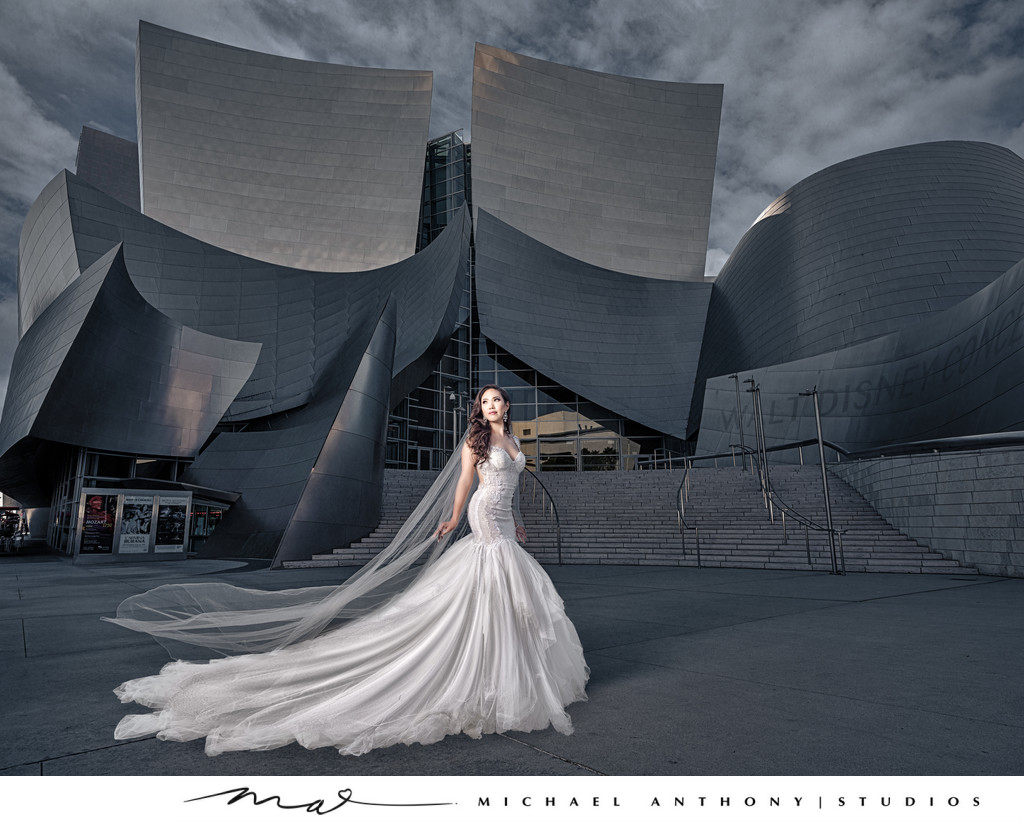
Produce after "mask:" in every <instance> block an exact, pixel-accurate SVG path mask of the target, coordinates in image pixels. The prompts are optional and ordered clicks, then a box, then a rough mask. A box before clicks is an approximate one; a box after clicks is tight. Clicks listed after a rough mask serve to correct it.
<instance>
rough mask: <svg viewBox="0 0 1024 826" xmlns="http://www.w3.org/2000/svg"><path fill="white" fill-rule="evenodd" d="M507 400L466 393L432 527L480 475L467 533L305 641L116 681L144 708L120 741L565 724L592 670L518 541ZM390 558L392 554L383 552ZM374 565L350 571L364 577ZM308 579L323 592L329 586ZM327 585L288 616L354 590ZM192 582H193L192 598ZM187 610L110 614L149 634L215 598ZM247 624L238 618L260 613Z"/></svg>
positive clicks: (313, 738) (211, 749)
mask: <svg viewBox="0 0 1024 826" xmlns="http://www.w3.org/2000/svg"><path fill="white" fill-rule="evenodd" d="M509 407H510V404H509V398H508V396H507V394H506V393H505V392H504V391H503V390H502V389H501V388H498V387H496V386H494V385H487V386H485V387H483V388H482V389H481V390H480V392H479V393H478V394H477V396H476V400H475V401H474V404H473V410H472V413H471V416H470V430H469V434H468V436H467V438H466V439H465V440H464V443H463V446H462V449H461V454H460V459H461V467H460V468H459V473H458V482H457V484H456V485H455V496H454V502H453V505H452V511H451V518H450V519H448V520H446V521H444V522H442V523H441V524H440V526H439V527H437V528H436V530H435V531H433V537H432V538H435V539H437V540H442V539H443V538H444V537H446V536H447V535H449V534H451V533H452V531H454V530H455V528H456V525H457V524H458V522H459V519H460V515H461V513H462V509H463V507H464V506H465V503H466V499H467V498H468V496H469V492H470V489H471V487H472V484H473V481H474V480H473V476H474V473H476V474H478V476H479V487H478V488H477V490H476V492H475V493H474V494H473V496H472V499H471V501H470V503H469V513H468V515H469V524H470V527H471V528H472V533H471V534H469V535H467V536H465V537H464V538H463V539H460V540H458V541H456V542H454V543H453V544H452V545H451V546H450V547H448V548H447V550H445V551H444V552H443V553H441V554H440V555H439V556H437V557H436V559H432V560H430V561H429V562H428V564H427V565H425V566H423V567H422V569H421V570H420V573H419V574H418V575H417V576H416V578H415V579H414V580H413V581H412V584H410V585H408V586H406V587H404V588H403V589H402V590H400V591H399V592H398V593H397V594H395V595H393V596H391V597H390V598H389V599H388V600H387V601H385V602H383V603H382V604H380V605H379V606H377V607H374V608H373V609H372V610H369V611H367V612H365V613H362V614H358V615H356V617H355V618H354V619H351V620H350V621H348V622H347V623H346V624H342V625H340V626H338V627H335V628H333V629H331V630H327V631H324V632H322V633H320V634H319V635H318V636H313V637H312V638H310V639H305V640H304V641H301V642H297V643H289V644H283V645H282V646H280V647H277V648H276V649H272V650H268V651H265V652H263V653H255V654H243V655H237V656H229V657H225V658H222V659H214V660H210V661H205V662H191V661H183V660H178V661H175V662H172V663H169V664H168V665H166V666H165V667H164V668H163V669H162V670H161V672H160V673H159V674H157V675H155V676H151V677H143V678H140V679H134V680H129V681H128V682H126V683H123V684H122V685H121V686H119V687H118V688H117V689H115V693H116V694H117V696H118V697H119V698H120V699H121V701H122V702H125V703H127V702H136V703H140V704H142V705H144V706H147V707H149V708H151V709H155V711H154V712H153V713H150V714H139V715H128V716H126V717H124V719H122V720H121V722H120V724H119V725H118V726H117V729H116V731H115V733H114V736H115V738H117V739H128V738H133V737H140V736H145V735H152V734H156V736H157V737H159V738H161V739H165V740H193V739H197V738H201V737H205V738H206V753H207V754H210V755H215V754H220V753H221V752H225V751H239V750H253V749H273V748H277V747H279V746H284V745H286V744H288V743H291V742H297V743H299V744H300V745H302V746H305V747H306V748H310V749H313V748H320V747H322V746H333V747H334V748H336V749H338V751H339V752H341V753H342V754H353V755H357V754H364V753H365V752H368V751H370V750H371V749H376V748H382V747H385V746H390V745H393V744H396V743H423V744H427V743H433V742H436V741H438V740H440V739H442V738H443V737H445V736H446V735H449V734H458V733H460V732H464V733H466V734H468V735H470V736H471V737H480V736H481V735H482V734H486V733H493V732H503V731H510V730H515V731H533V730H536V729H543V728H546V727H547V726H548V725H552V726H554V728H555V729H556V730H557V731H560V732H562V733H564V734H570V733H571V732H572V724H571V721H570V719H569V715H568V714H566V712H565V707H566V706H567V705H569V704H570V703H573V702H576V701H580V700H585V699H586V693H585V690H584V689H585V685H586V682H587V678H588V675H589V669H588V668H587V665H586V662H585V660H584V657H583V649H582V646H581V645H580V641H579V637H578V636H577V634H576V630H575V628H574V627H573V625H572V623H571V622H570V621H569V619H568V618H567V617H566V615H565V611H564V608H563V604H562V600H561V598H560V597H559V596H558V593H557V592H556V591H555V588H554V585H553V584H552V583H551V580H550V579H549V577H548V576H547V574H546V573H545V572H544V570H543V569H542V568H541V566H540V565H539V564H537V562H536V561H535V560H534V559H533V557H531V556H530V555H529V554H528V553H527V552H526V551H525V550H523V548H522V547H520V545H519V543H518V542H517V539H518V540H519V541H525V532H524V531H523V528H522V526H521V525H519V526H517V525H516V524H515V519H514V516H513V508H512V499H513V495H514V492H515V490H516V487H517V485H518V480H519V475H520V473H522V470H523V468H524V466H525V464H526V462H525V458H524V457H523V454H522V452H521V451H520V449H519V443H518V440H517V439H516V438H515V437H514V436H513V435H512V434H511V431H510V428H509V426H508V412H509ZM452 478H453V479H454V478H455V477H454V476H453V477H452ZM433 524H434V525H436V524H437V523H436V522H434V523H433ZM394 555H395V554H394V550H392V552H391V554H390V556H389V557H388V560H391V559H393V558H394ZM374 564H375V563H371V564H369V565H368V566H366V568H364V569H363V570H361V571H360V572H359V573H360V574H364V573H365V572H368V574H369V576H371V577H372V576H373V575H374V573H375V570H376V569H375V568H374ZM376 564H377V568H380V567H381V566H380V563H376ZM388 564H389V563H388V562H385V563H384V565H383V567H384V568H385V569H386V568H387V566H388ZM406 564H408V563H406ZM365 578H366V577H364V579H365ZM352 579H353V580H354V581H356V582H358V581H359V579H360V577H359V575H356V576H354V577H353V578H352ZM165 587H170V588H179V589H184V588H187V587H188V586H165ZM200 587H202V586H200ZM209 587H211V588H213V587H217V586H209ZM220 587H221V588H222V589H226V588H231V589H232V590H233V591H241V590H242V589H233V588H232V586H220ZM313 590H316V592H317V593H316V596H318V597H319V596H320V592H321V591H323V590H325V589H313ZM326 590H327V591H328V592H329V595H328V597H327V598H325V599H317V600H316V601H313V602H310V603H309V605H310V608H306V607H304V606H301V605H300V606H299V608H296V607H295V606H286V607H285V608H284V609H283V610H284V611H285V613H288V614H289V616H290V619H289V622H292V624H296V623H301V622H302V620H301V619H298V620H296V616H295V615H297V614H298V613H301V611H303V610H307V611H310V610H312V606H313V605H316V606H317V609H316V610H321V609H320V607H319V606H321V605H322V604H324V603H326V602H327V601H328V600H329V599H331V598H332V597H333V596H334V595H335V594H341V595H342V597H343V598H344V600H349V599H350V598H351V597H350V595H347V594H346V588H345V586H344V585H343V586H341V588H340V589H338V590H337V591H331V590H330V589H326ZM348 590H352V588H351V587H350V588H349V589H348ZM159 591H161V589H156V590H155V591H153V592H149V594H154V593H157V592H159ZM194 593H195V588H192V590H191V591H190V592H189V594H190V596H189V597H188V599H192V596H191V594H194ZM249 593H250V594H251V592H249ZM257 593H260V594H261V595H262V594H263V592H257ZM284 593H286V594H287V593H298V592H284ZM147 596H148V595H142V597H140V598H133V599H143V600H144V599H145V598H146V597H147ZM266 596H267V597H268V598H269V597H270V596H271V595H270V594H267V595H266ZM176 599H178V600H179V601H182V602H184V601H186V599H185V598H181V597H176ZM128 602H131V600H129V601H126V603H125V604H126V605H127V603H128ZM346 604H347V603H346ZM162 610H164V611H165V614H164V615H162V616H165V615H167V614H166V609H162ZM191 610H192V611H193V613H192V615H190V616H189V617H187V618H186V619H184V620H176V621H175V622H174V623H168V622H166V621H162V622H161V621H149V622H141V621H138V620H134V619H131V618H126V616H125V615H122V612H121V611H120V610H119V618H118V619H115V620H113V621H115V622H118V623H120V624H122V625H125V626H127V627H130V628H135V629H137V630H144V631H147V632H149V633H152V634H154V635H156V636H160V634H161V626H164V625H169V624H173V625H174V627H175V629H177V628H178V627H179V626H187V625H189V624H190V623H191V624H195V623H197V622H199V623H202V622H204V621H206V622H207V623H208V624H209V625H216V624H217V622H216V618H217V616H218V615H217V612H216V610H214V609H201V610H196V609H191ZM279 610H282V609H279ZM332 610H333V609H332ZM257 612H258V611H253V610H250V611H249V612H248V613H249V614H253V613H257ZM232 616H233V615H232ZM268 616H269V615H268ZM246 622H248V623H249V625H248V626H246V627H247V628H248V627H249V626H252V627H258V625H259V623H256V622H253V620H252V618H249V619H247V620H246ZM252 633H255V632H250V631H248V630H247V631H244V632H243V633H241V634H238V635H237V636H239V637H241V636H246V635H250V636H251V634H252ZM166 636H170V634H169V633H168V634H166ZM234 650H250V649H234ZM256 650H259V649H256Z"/></svg>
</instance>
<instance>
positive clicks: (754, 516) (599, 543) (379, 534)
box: [285, 466, 971, 573]
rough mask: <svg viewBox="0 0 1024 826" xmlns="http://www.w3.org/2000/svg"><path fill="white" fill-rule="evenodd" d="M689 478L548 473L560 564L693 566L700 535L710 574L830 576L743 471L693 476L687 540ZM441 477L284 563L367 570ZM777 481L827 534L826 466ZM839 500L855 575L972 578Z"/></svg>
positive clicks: (864, 509)
mask: <svg viewBox="0 0 1024 826" xmlns="http://www.w3.org/2000/svg"><path fill="white" fill-rule="evenodd" d="M683 476H684V473H683V471H682V470H673V471H633V472H626V471H608V472H589V473H575V472H561V473H545V474H542V476H541V479H542V481H543V484H544V486H545V487H546V488H547V489H548V491H549V492H550V494H551V496H552V497H553V498H554V499H555V502H556V504H557V507H558V512H559V516H560V520H561V533H560V535H561V552H562V560H563V561H564V562H568V563H573V562H577V563H590V564H636V565H643V564H652V565H653V564H661V565H695V564H696V542H695V540H694V533H693V529H694V528H696V529H697V531H698V533H699V537H700V547H701V562H702V564H704V565H707V566H709V567H755V568H783V569H797V570H800V569H802V570H807V569H808V568H809V567H810V569H813V570H827V569H829V568H830V567H831V554H830V551H829V549H828V543H827V539H826V537H825V535H824V534H823V533H821V532H818V531H814V530H811V531H809V533H808V537H807V539H805V535H804V528H803V526H802V525H800V524H799V523H798V522H796V520H794V519H792V518H787V519H786V527H785V529H784V528H783V524H782V514H781V513H780V512H779V511H778V509H776V512H775V522H774V523H772V522H771V521H770V518H769V511H768V510H767V509H766V508H765V506H764V498H763V496H762V494H761V493H760V491H759V488H758V482H757V480H756V479H755V478H754V477H753V476H751V475H750V473H749V472H746V473H744V472H742V471H740V470H739V469H738V468H721V469H714V468H694V469H693V470H691V472H690V479H689V492H688V496H687V501H686V505H685V514H686V523H687V525H688V528H689V529H688V530H687V531H686V532H685V535H684V536H683V537H681V536H680V531H679V522H678V516H677V512H676V502H677V498H678V492H679V487H680V484H681V483H682V481H683ZM433 479H434V474H432V473H426V472H421V471H393V470H389V471H386V473H385V483H384V500H383V503H382V517H381V521H380V524H379V526H378V527H377V529H376V530H374V531H373V532H372V533H371V534H370V535H369V536H367V537H365V538H364V539H362V540H360V541H359V542H356V543H354V544H353V545H352V546H350V547H348V548H338V549H335V551H334V553H331V554H318V555H317V556H315V557H314V558H312V559H310V560H298V561H294V562H289V563H285V564H286V566H287V567H321V566H336V565H355V564H362V563H364V562H366V561H368V560H369V559H371V558H372V557H373V556H374V555H376V554H377V553H379V552H380V551H381V550H382V549H384V548H385V547H387V545H388V544H389V543H390V541H391V540H392V538H393V537H394V535H395V533H397V531H398V529H399V527H400V526H401V525H402V523H403V522H404V520H405V518H406V517H407V516H408V514H409V513H411V512H412V510H413V509H414V508H415V506H416V504H417V503H418V502H419V500H420V498H421V497H422V496H423V494H424V493H425V492H426V490H427V488H429V486H430V484H431V482H432V481H433ZM772 479H773V485H774V488H775V491H776V493H777V495H778V496H779V497H780V498H781V499H782V501H784V502H785V503H786V504H787V505H788V506H790V507H792V508H794V509H796V510H798V511H799V512H800V513H801V514H803V516H805V517H806V518H808V519H810V520H812V521H814V522H816V523H818V524H821V525H824V524H825V520H826V516H825V508H824V500H823V496H822V492H821V472H820V470H819V469H818V468H817V467H814V466H805V467H800V466H796V467H783V468H778V469H777V468H772ZM523 483H524V489H523V491H522V493H521V495H520V508H521V510H522V512H523V518H524V521H525V522H526V525H527V530H528V534H529V540H528V541H527V543H526V547H527V549H528V550H529V551H530V552H531V553H532V554H533V555H534V556H535V557H536V558H537V559H539V560H540V561H542V562H555V561H557V555H558V546H557V538H556V532H555V528H554V524H553V522H552V521H551V520H550V518H549V516H548V514H547V513H546V512H545V510H544V506H543V502H544V497H543V493H542V491H541V489H540V488H539V487H538V486H537V485H536V483H535V482H534V481H533V480H532V478H531V477H528V476H527V477H524V480H523ZM830 494H831V496H830V500H831V501H830V503H831V506H832V516H833V524H834V525H835V526H836V527H837V528H838V529H840V530H843V531H844V533H843V553H844V556H845V559H846V570H847V571H861V570H863V571H901V572H908V571H912V572H941V573H956V572H960V573H963V572H965V571H971V569H965V568H963V567H961V566H959V565H958V563H956V562H955V561H953V560H948V559H944V558H943V557H942V556H941V555H939V554H936V553H934V552H932V551H930V550H929V549H927V548H925V547H924V546H922V545H920V544H918V543H917V542H915V541H913V540H912V539H910V538H909V537H907V536H905V535H903V534H901V533H900V532H899V531H898V530H896V529H895V528H894V527H893V526H892V525H890V524H889V523H887V522H886V521H885V520H884V519H882V517H880V516H879V515H878V514H877V513H876V512H875V511H874V510H873V509H872V508H871V507H870V505H868V503H867V502H866V501H865V500H864V499H863V498H862V497H861V496H860V495H859V494H858V493H857V492H856V491H855V490H854V489H853V488H851V487H850V486H848V485H846V484H845V483H844V482H842V480H840V479H838V478H836V477H832V476H831V475H830ZM808 540H809V544H810V552H811V564H810V566H808V563H807V541H808ZM684 543H685V550H684Z"/></svg>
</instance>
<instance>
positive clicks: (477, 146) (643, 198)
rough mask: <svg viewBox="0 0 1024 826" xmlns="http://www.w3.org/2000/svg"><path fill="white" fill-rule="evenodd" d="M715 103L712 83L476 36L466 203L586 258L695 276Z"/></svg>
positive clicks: (702, 244)
mask: <svg viewBox="0 0 1024 826" xmlns="http://www.w3.org/2000/svg"><path fill="white" fill-rule="evenodd" d="M721 111H722V86H721V85H719V84H703V83H672V82H666V81H658V80H644V79H640V78H632V77H621V76H618V75H610V74H604V73H601V72H592V71H587V70H584V69H576V68H573V67H570V66H562V65H560V64H557V63H551V62H549V61H546V60H538V59H536V58H532V57H527V56H526V55H521V54H515V53H513V52H508V51H505V50H504V49H498V48H495V47H493V46H486V45H483V44H481V43H478V44H477V46H476V55H475V58H474V63H473V202H474V208H475V209H483V210H486V211H487V212H489V213H491V214H492V215H494V216H495V217H496V218H499V219H500V220H502V221H504V222H505V223H507V224H509V225H510V226H512V227H514V228H516V229H518V230H519V231H521V232H524V233H526V234H527V235H529V236H530V237H531V238H535V239H536V240H538V241H540V242H541V243H543V244H546V245H547V246H549V247H552V248H553V249H556V250H558V251H559V252H563V253H565V254H566V255H569V256H572V257H573V258H577V259H579V260H580V261H584V262H586V263H588V264H593V265H595V266H598V267H604V268H605V269H610V270H614V271H616V272H622V273H629V274H631V275H641V276H647V277H649V278H663V279H669V280H683V281H703V280H704V264H705V258H706V254H707V241H708V227H709V225H710V220H711V193H712V187H713V184H714V177H715V158H716V156H717V153H718V130H719V123H720V120H721ZM475 217H476V216H475V215H474V218H475Z"/></svg>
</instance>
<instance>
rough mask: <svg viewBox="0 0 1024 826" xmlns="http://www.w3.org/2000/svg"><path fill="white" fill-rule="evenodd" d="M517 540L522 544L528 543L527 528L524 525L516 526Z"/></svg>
mask: <svg viewBox="0 0 1024 826" xmlns="http://www.w3.org/2000/svg"><path fill="white" fill-rule="evenodd" d="M516 539H518V540H519V542H520V543H523V542H525V541H526V528H524V527H523V526H522V525H516Z"/></svg>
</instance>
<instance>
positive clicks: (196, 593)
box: [103, 436, 476, 659]
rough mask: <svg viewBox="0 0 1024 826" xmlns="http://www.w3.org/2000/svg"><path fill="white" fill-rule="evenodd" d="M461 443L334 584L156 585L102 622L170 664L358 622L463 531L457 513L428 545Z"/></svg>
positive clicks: (444, 507)
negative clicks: (382, 536) (371, 553)
mask: <svg viewBox="0 0 1024 826" xmlns="http://www.w3.org/2000/svg"><path fill="white" fill-rule="evenodd" d="M465 441H466V437H465V436H463V438H462V441H461V442H459V444H458V445H457V446H456V448H455V452H454V453H453V454H452V457H451V459H449V460H448V463H447V464H446V465H445V467H444V469H443V470H442V471H441V473H440V474H439V475H438V477H437V479H436V480H435V481H434V483H433V484H432V485H431V486H430V489H429V490H428V491H427V493H426V494H425V495H424V497H423V498H422V499H421V500H420V503H419V504H418V505H417V506H416V509H415V510H414V511H413V513H412V514H411V515H410V516H409V518H408V519H407V520H406V521H405V523H404V524H403V525H402V527H401V528H400V529H399V531H398V534H397V535H396V536H395V538H394V540H392V542H391V544H390V545H388V546H387V547H386V548H385V549H384V550H382V551H381V552H380V553H379V554H377V556H375V557H374V558H373V559H371V560H370V561H369V562H367V563H366V564H365V565H364V566H363V567H362V568H360V569H359V570H358V571H356V573H354V574H353V575H352V576H351V577H349V578H348V579H347V580H345V582H343V583H342V584H341V585H328V586H313V587H308V588H293V589H290V590H283V591H262V590H256V589H252V588H239V587H237V586H235V585H230V584H227V583H223V582H204V583H179V584H174V585H161V586H159V587H158V588H154V589H153V590H151V591H147V592H145V593H143V594H138V595H136V596H133V597H129V598H128V599H126V600H125V601H124V602H122V603H121V604H120V605H119V606H118V608H117V616H116V617H103V619H104V620H106V621H107V622H113V623H116V624H117V625H122V626H124V627H125V628H130V629H132V630H135V631H142V632H145V633H147V634H150V635H152V636H153V637H155V638H156V640H157V641H158V642H159V643H160V644H161V645H163V646H164V648H166V649H167V651H168V653H169V654H170V655H171V656H172V657H175V658H177V659H197V658H200V657H204V656H205V657H206V658H209V656H210V655H211V653H217V654H251V653H257V652H261V651H272V650H274V649H277V648H282V647H284V646H286V645H292V644H294V643H297V642H302V641H303V640H308V639H311V638H312V637H315V636H317V635H318V634H320V633H322V632H323V631H325V630H327V629H329V628H332V627H335V626H337V625H339V624H341V623H344V622H348V621H351V620H353V619H356V618H358V617H361V616H363V615H365V614H367V613H369V612H370V611H372V610H374V609H375V608H378V607H380V606H381V605H383V604H384V603H385V602H387V601H388V600H390V599H392V598H394V597H395V596H397V595H398V594H400V593H402V592H403V591H405V590H406V589H408V588H409V587H410V586H411V585H412V584H413V583H414V582H415V581H416V579H417V578H418V577H420V576H422V575H423V573H424V572H425V571H427V570H428V569H429V568H430V566H431V565H433V564H434V563H435V562H436V561H437V560H438V559H439V558H440V556H441V554H442V553H443V552H444V551H445V549H446V548H447V547H448V546H449V545H450V544H451V543H452V542H453V541H454V540H457V539H458V538H460V537H462V536H464V535H465V534H466V533H467V532H468V524H467V519H466V511H467V510H468V509H467V508H463V514H462V516H461V517H460V520H459V526H458V528H457V529H456V530H455V531H452V532H451V533H450V534H448V535H447V536H445V538H444V539H442V540H440V541H438V540H436V539H435V538H434V534H435V532H436V531H437V527H438V525H439V524H440V523H441V522H442V521H444V520H445V519H448V518H449V517H450V516H451V512H452V505H453V503H454V501H455V488H456V485H457V483H458V481H459V475H460V472H461V469H462V462H461V454H462V445H463V444H464V443H465ZM475 476H476V474H474V486H475V484H476V479H475ZM467 501H468V500H467Z"/></svg>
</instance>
